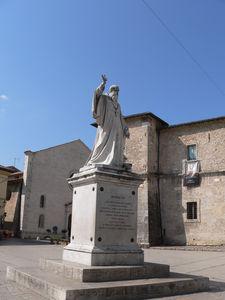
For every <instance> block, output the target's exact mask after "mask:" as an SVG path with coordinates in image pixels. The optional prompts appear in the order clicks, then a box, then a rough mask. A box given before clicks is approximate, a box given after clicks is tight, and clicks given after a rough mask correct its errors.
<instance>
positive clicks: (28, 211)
mask: <svg viewBox="0 0 225 300" xmlns="http://www.w3.org/2000/svg"><path fill="white" fill-rule="evenodd" d="M25 154H26V158H25V170H24V187H23V195H22V200H21V231H22V237H24V238H28V237H37V236H39V237H42V236H45V235H47V232H46V229H51V230H52V227H53V226H57V227H58V232H59V233H61V230H63V229H66V228H67V220H66V207H65V204H66V203H68V202H70V201H71V199H72V191H71V189H70V188H69V186H68V184H67V181H66V179H67V178H68V177H70V176H71V174H72V173H74V172H77V171H78V170H79V168H81V167H82V166H83V165H84V163H85V162H86V160H87V158H88V156H89V154H90V150H89V149H88V148H87V147H86V146H85V145H84V144H83V143H82V142H81V141H80V140H76V141H73V142H71V143H67V144H63V145H59V146H56V147H52V148H49V149H44V150H41V151H37V152H32V151H27V152H26V153H25ZM41 195H44V198H45V201H44V207H40V197H41ZM40 215H44V227H43V228H39V227H38V221H39V216H40Z"/></svg>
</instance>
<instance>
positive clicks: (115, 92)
mask: <svg viewBox="0 0 225 300" xmlns="http://www.w3.org/2000/svg"><path fill="white" fill-rule="evenodd" d="M119 90H120V89H119V87H118V85H111V86H110V88H109V96H110V97H112V98H113V99H115V100H118V96H119Z"/></svg>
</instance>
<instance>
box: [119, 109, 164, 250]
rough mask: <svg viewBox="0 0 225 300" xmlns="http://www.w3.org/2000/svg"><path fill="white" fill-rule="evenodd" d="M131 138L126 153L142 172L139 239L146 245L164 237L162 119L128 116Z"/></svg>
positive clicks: (133, 169)
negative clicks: (160, 158)
mask: <svg viewBox="0 0 225 300" xmlns="http://www.w3.org/2000/svg"><path fill="white" fill-rule="evenodd" d="M126 122H127V125H128V127H129V131H130V139H128V140H127V141H126V149H125V154H126V157H127V159H128V162H131V163H132V171H133V172H136V173H138V174H140V175H141V176H142V178H143V183H142V184H141V185H140V187H139V191H138V242H139V243H140V244H141V245H143V246H149V245H155V244H159V243H160V241H161V217H160V204H159V195H158V179H157V170H158V128H161V127H162V124H161V122H160V121H158V120H156V119H155V118H154V117H151V116H150V115H148V114H147V115H141V116H134V117H133V116H131V117H128V118H126Z"/></svg>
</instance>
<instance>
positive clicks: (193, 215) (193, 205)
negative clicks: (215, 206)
mask: <svg viewBox="0 0 225 300" xmlns="http://www.w3.org/2000/svg"><path fill="white" fill-rule="evenodd" d="M193 219H197V202H187V220H193Z"/></svg>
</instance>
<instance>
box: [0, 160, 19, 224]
mask: <svg viewBox="0 0 225 300" xmlns="http://www.w3.org/2000/svg"><path fill="white" fill-rule="evenodd" d="M17 171H19V170H18V169H16V168H15V167H12V166H9V167H4V166H1V165H0V227H1V228H3V223H4V221H5V204H6V198H7V185H8V178H9V176H10V174H12V173H14V172H17Z"/></svg>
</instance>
